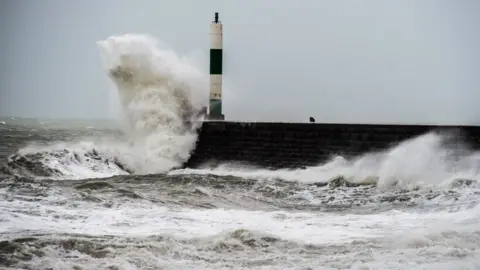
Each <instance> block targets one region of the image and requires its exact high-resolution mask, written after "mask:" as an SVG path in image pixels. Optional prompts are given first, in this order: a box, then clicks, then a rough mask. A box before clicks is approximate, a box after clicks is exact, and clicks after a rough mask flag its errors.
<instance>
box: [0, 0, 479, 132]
mask: <svg viewBox="0 0 480 270" xmlns="http://www.w3.org/2000/svg"><path fill="white" fill-rule="evenodd" d="M217 11H218V12H220V19H221V21H222V22H223V23H224V54H225V64H224V75H225V80H226V84H227V85H228V90H224V91H225V95H224V111H225V114H226V117H227V119H233V120H239V119H240V120H264V121H270V120H274V121H298V122H300V121H305V120H307V119H308V117H309V116H315V117H316V119H317V122H321V121H325V122H403V123H437V124H448V123H456V124H472V123H477V124H480V105H479V101H480V76H479V75H480V52H479V48H480V31H479V28H478V27H479V25H480V16H478V14H480V1H477V0H450V1H447V0H422V1H418V0H401V1H400V0H397V1H393V0H392V1H390V0H376V1H374V0H360V1H354V0H350V1H347V0H340V1H332V0H328V1H327V0H298V1H293V0H268V1H267V0H262V1H258V0H236V1H233V0H232V1H222V0H218V1H210V0H201V1H200V0H190V1H187V0H175V1H174V0H170V1H161V0H151V1H150V0H144V1H131V0H125V1H122V0H103V1H97V0H83V1H57V0H42V1H26V0H25V1H20V0H2V1H0V48H1V49H0V59H1V62H0V115H4V116H5V115H8V116H24V117H61V118H69V117H72V118H106V117H110V116H111V112H110V111H111V110H110V109H109V106H110V102H109V99H110V95H109V91H111V88H110V84H109V82H108V78H107V76H106V75H105V72H104V70H103V67H102V64H101V61H100V57H99V51H98V48H97V45H96V42H97V41H98V40H101V39H105V38H107V37H108V36H111V35H115V34H122V33H148V34H151V35H153V36H155V37H157V38H158V39H160V40H162V41H163V42H165V43H167V44H168V45H169V46H170V47H172V48H174V49H175V50H176V51H177V52H178V53H180V54H187V53H190V52H192V51H193V52H201V53H202V54H204V56H205V57H208V49H209V24H210V22H211V21H212V17H213V13H214V12H217ZM207 64H208V63H206V65H207ZM207 68H208V66H205V70H208V69H207ZM229 92H230V93H231V94H230V95H228V93H229Z"/></svg>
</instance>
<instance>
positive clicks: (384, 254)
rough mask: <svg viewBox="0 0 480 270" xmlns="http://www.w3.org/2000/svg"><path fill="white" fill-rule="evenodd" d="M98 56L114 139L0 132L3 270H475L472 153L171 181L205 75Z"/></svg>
mask: <svg viewBox="0 0 480 270" xmlns="http://www.w3.org/2000/svg"><path fill="white" fill-rule="evenodd" d="M99 48H100V49H101V52H102V56H103V59H104V62H105V67H106V70H107V74H108V76H109V77H110V79H111V80H112V81H113V83H114V84H115V86H116V90H117V92H118V96H119V104H120V108H121V117H119V119H121V122H120V125H118V122H117V124H115V125H113V124H111V123H101V122H82V121H52V120H39V119H14V118H4V119H0V160H1V161H0V167H1V169H0V196H1V199H0V237H1V242H0V266H1V267H5V268H6V269H480V251H479V248H480V206H479V204H478V203H479V201H480V200H479V198H480V197H479V196H480V185H479V184H478V179H479V176H480V171H479V168H480V154H479V153H476V152H474V151H465V149H463V151H461V153H463V155H462V156H460V157H459V156H458V155H452V153H458V152H456V151H453V150H455V149H450V148H447V147H446V146H444V145H443V144H442V140H443V137H442V136H441V135H438V134H425V135H423V136H420V137H418V138H413V139H412V140H410V141H406V142H403V143H401V144H399V145H398V146H396V147H394V148H392V149H387V150H385V151H384V152H382V153H366V154H365V155H364V156H360V157H357V158H356V159H353V160H345V159H343V158H342V157H337V158H335V159H333V160H332V161H330V162H327V163H326V164H319V165H318V166H316V167H308V168H304V169H299V170H276V171H272V170H262V169H259V168H248V167H241V166H239V165H238V164H237V165H232V164H217V165H216V166H214V167H208V168H203V169H195V170H193V169H184V170H180V169H175V168H177V166H178V165H180V164H182V162H184V161H185V160H186V159H187V158H188V156H189V154H190V151H191V150H192V148H193V145H194V142H195V139H196V132H195V128H196V126H195V124H193V125H192V124H186V123H187V122H188V123H196V121H195V120H196V119H193V118H192V119H190V120H192V121H186V120H185V119H187V118H189V117H193V115H195V112H196V111H198V110H199V109H200V104H202V97H199V96H196V94H195V91H200V92H202V91H204V89H202V87H201V86H202V85H203V84H204V80H203V77H204V75H203V74H202V73H201V72H200V71H198V70H197V69H196V68H194V67H193V66H192V65H191V64H190V63H188V61H186V60H185V59H183V58H181V57H178V56H177V55H176V54H174V53H173V52H172V51H170V50H168V49H162V48H159V45H158V44H156V43H155V42H154V40H152V39H151V38H149V37H145V36H132V35H125V36H119V37H111V38H109V39H107V40H104V41H101V42H99ZM198 88H200V90H198Z"/></svg>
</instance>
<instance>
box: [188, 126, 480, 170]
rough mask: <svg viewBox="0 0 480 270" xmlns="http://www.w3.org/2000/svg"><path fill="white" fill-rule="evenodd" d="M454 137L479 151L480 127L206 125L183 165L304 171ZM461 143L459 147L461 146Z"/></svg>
mask: <svg viewBox="0 0 480 270" xmlns="http://www.w3.org/2000/svg"><path fill="white" fill-rule="evenodd" d="M432 131H433V132H444V131H450V132H452V131H453V132H456V133H455V134H459V135H462V137H453V138H454V140H456V138H458V142H460V141H462V142H465V143H467V144H469V145H470V146H471V147H473V148H479V146H480V127H477V126H431V125H430V126H429V125H364V124H321V123H243V122H224V121H216V122H213V121H212V122H208V121H207V122H204V123H203V124H202V127H201V128H200V130H199V137H198V140H197V145H196V148H195V150H194V151H193V153H192V155H191V156H190V159H189V160H188V161H187V162H186V163H185V164H184V167H187V168H196V167H199V166H201V165H204V164H206V163H207V164H212V163H213V164H215V163H226V162H240V163H243V164H251V165H257V166H261V167H266V168H300V167H304V166H314V165H318V164H319V163H322V162H325V161H327V160H328V159H330V158H331V157H333V156H336V155H341V156H343V157H347V158H348V157H353V156H358V155H361V154H364V153H366V152H372V151H377V150H383V149H387V148H389V147H392V146H394V145H395V144H398V143H399V142H402V141H405V140H407V139H410V138H414V137H416V136H419V135H422V134H426V133H428V132H432ZM458 142H457V143H458Z"/></svg>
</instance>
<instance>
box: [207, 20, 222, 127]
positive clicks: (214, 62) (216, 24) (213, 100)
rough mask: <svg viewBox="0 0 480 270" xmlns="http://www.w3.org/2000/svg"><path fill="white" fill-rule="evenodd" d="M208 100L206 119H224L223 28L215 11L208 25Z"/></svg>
mask: <svg viewBox="0 0 480 270" xmlns="http://www.w3.org/2000/svg"><path fill="white" fill-rule="evenodd" d="M210 40H211V44H210V101H209V106H208V114H207V119H208V120H225V116H224V115H223V114H222V66H223V51H222V50H223V44H222V43H223V29H222V24H221V22H220V21H219V20H218V12H215V20H214V21H213V22H212V24H211V25H210Z"/></svg>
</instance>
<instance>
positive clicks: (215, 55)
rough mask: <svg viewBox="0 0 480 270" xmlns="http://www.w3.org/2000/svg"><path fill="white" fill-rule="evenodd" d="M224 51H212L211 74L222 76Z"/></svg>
mask: <svg viewBox="0 0 480 270" xmlns="http://www.w3.org/2000/svg"><path fill="white" fill-rule="evenodd" d="M222 53H223V52H222V49H210V74H211V75H220V74H222V64H223V56H222Z"/></svg>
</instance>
